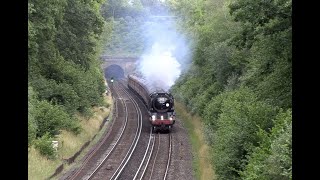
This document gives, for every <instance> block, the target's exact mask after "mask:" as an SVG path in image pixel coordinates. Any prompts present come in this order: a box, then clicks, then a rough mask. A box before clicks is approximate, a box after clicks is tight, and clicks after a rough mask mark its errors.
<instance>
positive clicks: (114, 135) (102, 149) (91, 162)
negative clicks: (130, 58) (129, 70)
mask: <svg viewBox="0 0 320 180" xmlns="http://www.w3.org/2000/svg"><path fill="white" fill-rule="evenodd" d="M112 91H113V92H114V98H115V100H116V102H115V104H116V109H117V110H116V111H115V112H116V116H115V117H116V118H115V120H114V122H113V123H114V124H113V127H112V129H111V131H110V133H109V134H108V135H107V136H105V138H104V139H103V140H102V141H101V142H100V143H99V144H98V145H97V146H96V147H95V148H94V150H92V151H91V153H89V155H88V157H87V158H86V159H85V160H84V161H83V163H82V164H81V166H80V167H79V168H77V170H75V172H74V173H72V175H71V176H69V177H67V178H66V179H101V177H104V179H105V178H106V179H110V178H111V177H114V178H116V177H117V174H121V172H122V170H123V168H124V167H125V164H126V160H128V159H130V157H131V155H132V152H133V151H134V150H135V148H136V144H137V142H138V140H139V137H140V134H141V124H142V118H141V111H140V109H139V107H138V106H137V105H136V104H134V102H133V101H132V97H130V96H129V94H128V92H126V91H124V90H123V87H121V86H120V85H117V84H115V85H114V86H113V87H112ZM136 111H137V112H136ZM132 134H135V136H134V137H133V136H132ZM119 159H120V160H121V159H123V161H122V162H119ZM115 167H119V168H117V169H116V168H115ZM101 169H103V171H102V170H101ZM105 170H107V171H105Z"/></svg>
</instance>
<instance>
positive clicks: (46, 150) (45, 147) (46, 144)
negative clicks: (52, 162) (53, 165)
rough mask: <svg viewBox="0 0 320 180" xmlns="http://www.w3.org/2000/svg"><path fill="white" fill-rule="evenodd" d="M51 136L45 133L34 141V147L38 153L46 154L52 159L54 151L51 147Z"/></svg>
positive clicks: (54, 154) (54, 155)
mask: <svg viewBox="0 0 320 180" xmlns="http://www.w3.org/2000/svg"><path fill="white" fill-rule="evenodd" d="M52 140H53V138H51V137H50V134H49V133H45V134H44V135H43V136H42V137H41V138H38V139H37V140H36V141H35V148H36V149H38V150H39V152H40V154H42V155H43V156H46V157H47V158H48V159H54V158H55V157H56V152H55V150H54V149H53V147H52Z"/></svg>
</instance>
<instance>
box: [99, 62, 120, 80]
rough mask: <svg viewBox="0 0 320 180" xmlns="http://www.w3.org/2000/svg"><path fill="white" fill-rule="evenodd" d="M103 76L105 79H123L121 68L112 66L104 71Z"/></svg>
mask: <svg viewBox="0 0 320 180" xmlns="http://www.w3.org/2000/svg"><path fill="white" fill-rule="evenodd" d="M104 76H105V78H106V79H110V78H111V77H113V78H115V79H120V78H124V70H123V69H122V67H121V66H119V65H116V64H112V65H110V66H108V67H107V68H105V69H104Z"/></svg>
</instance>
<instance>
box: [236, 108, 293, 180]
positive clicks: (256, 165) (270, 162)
mask: <svg viewBox="0 0 320 180" xmlns="http://www.w3.org/2000/svg"><path fill="white" fill-rule="evenodd" d="M260 135H261V136H262V137H263V141H262V142H261V144H260V146H259V147H257V148H256V149H255V150H254V152H253V153H252V155H251V156H250V158H249V160H248V165H247V166H246V168H245V169H244V171H242V172H241V173H240V174H241V177H242V179H292V112H291V110H290V109H289V110H287V111H286V112H280V113H279V114H278V115H277V118H276V119H275V126H274V127H273V128H272V131H271V133H267V132H265V131H263V130H260Z"/></svg>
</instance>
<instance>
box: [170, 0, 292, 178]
mask: <svg viewBox="0 0 320 180" xmlns="http://www.w3.org/2000/svg"><path fill="white" fill-rule="evenodd" d="M169 3H170V7H171V8H172V9H173V10H174V12H175V13H176V15H177V16H178V17H180V18H179V19H180V21H179V23H180V27H181V32H183V33H185V34H188V35H189V37H190V38H192V40H193V41H194V42H196V43H195V45H194V46H193V48H192V51H193V61H192V65H191V67H190V68H189V69H188V70H187V71H185V72H184V73H183V74H182V76H181V77H180V78H179V79H178V81H177V83H176V84H175V85H174V87H173V93H174V94H175V97H176V98H177V100H179V101H181V102H183V103H184V104H186V105H187V107H188V109H189V110H191V112H192V113H196V114H199V115H200V117H201V118H202V120H203V123H204V125H205V135H206V140H207V142H208V143H209V145H210V146H211V158H212V162H213V165H214V168H215V172H216V174H217V176H218V178H219V179H292V163H291V161H292V145H291V144H292V142H291V141H292V132H291V130H292V125H291V124H292V116H291V108H292V105H291V103H292V101H291V96H292V87H291V85H292V68H291V66H292V63H291V62H292V57H291V53H292V48H291V42H292V39H291V36H292V32H291V11H292V5H291V1H290V0H281V1H277V0H272V1H254V0H230V1H222V0H215V1H208V0H198V1H189V0H179V1H177V0H170V1H169Z"/></svg>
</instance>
